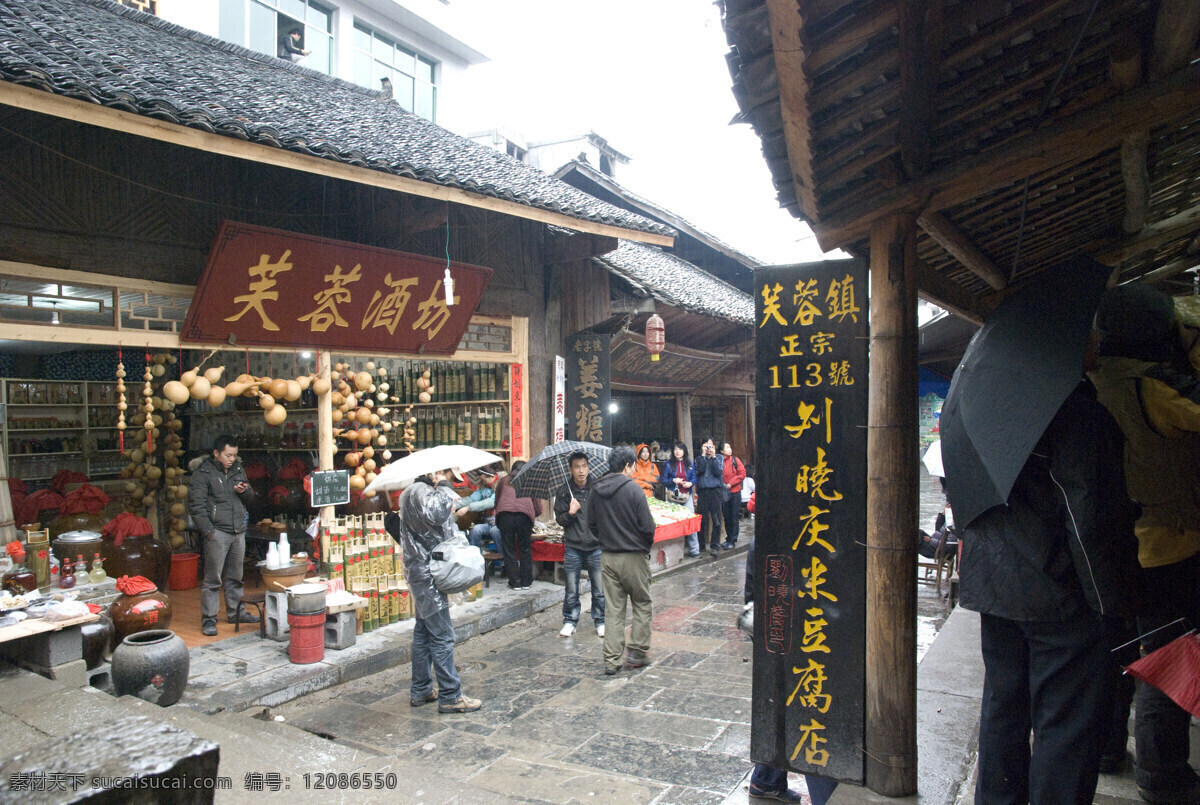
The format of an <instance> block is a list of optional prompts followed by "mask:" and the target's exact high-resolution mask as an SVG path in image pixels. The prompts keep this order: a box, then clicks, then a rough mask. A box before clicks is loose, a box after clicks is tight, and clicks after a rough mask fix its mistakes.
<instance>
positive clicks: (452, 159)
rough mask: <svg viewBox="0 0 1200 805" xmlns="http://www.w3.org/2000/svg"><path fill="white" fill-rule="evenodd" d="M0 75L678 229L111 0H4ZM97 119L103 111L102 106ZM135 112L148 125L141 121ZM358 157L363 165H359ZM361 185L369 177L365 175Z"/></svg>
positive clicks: (522, 202)
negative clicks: (28, 0) (34, 0)
mask: <svg viewBox="0 0 1200 805" xmlns="http://www.w3.org/2000/svg"><path fill="white" fill-rule="evenodd" d="M0 82H8V85H9V87H10V89H9V90H8V91H5V92H3V93H2V94H0V102H3V103H6V104H9V105H18V106H26V107H27V108H29V107H32V106H34V104H27V103H26V101H27V100H28V99H29V97H30V96H31V93H29V92H28V91H25V92H21V91H18V89H17V87H14V86H13V85H17V86H18V87H29V88H33V89H36V90H41V91H44V92H46V93H51V94H53V95H55V96H57V97H59V98H71V99H77V100H79V101H83V102H85V103H87V104H96V105H97V106H98V107H105V108H107V110H110V115H109V117H111V118H112V119H111V120H108V119H106V120H105V121H104V122H103V123H99V122H97V121H94V120H93V121H91V122H96V124H98V125H106V126H107V127H109V128H116V129H121V128H124V127H125V126H127V125H129V126H131V129H130V130H135V132H134V133H138V134H144V135H145V136H154V134H152V133H147V128H148V125H147V124H154V125H155V126H157V127H158V128H161V129H167V130H169V129H170V128H171V127H170V124H175V125H176V126H179V127H184V128H185V129H192V130H199V131H200V132H204V133H206V134H207V135H215V139H217V140H223V141H224V142H226V143H228V142H229V140H236V141H241V142H242V143H252V144H256V145H263V146H269V147H272V148H274V149H279V150H282V151H286V152H291V153H293V154H299V155H302V156H303V157H309V158H311V157H316V158H319V160H320V161H318V162H310V163H309V164H307V165H306V166H304V167H303V168H302V169H306V170H310V171H313V170H320V169H321V166H322V165H324V164H328V163H326V162H325V161H330V162H333V163H342V165H344V166H347V167H348V170H344V171H343V172H342V173H343V174H347V173H348V174H349V175H348V176H347V178H352V177H353V176H354V175H359V176H362V175H364V174H367V173H369V172H374V173H376V174H380V173H382V174H388V175H390V176H392V177H398V179H399V180H413V181H411V182H409V186H416V187H418V189H419V188H420V187H422V186H426V187H428V186H432V189H433V190H437V191H438V195H437V197H447V198H450V200H453V201H456V202H459V203H464V204H472V203H475V200H476V199H479V198H480V197H482V200H480V201H478V203H476V206H485V207H488V208H491V209H499V210H501V211H503V212H506V213H508V214H512V215H516V216H519V217H527V218H535V219H538V220H543V221H544V222H547V223H558V224H560V225H562V226H567V227H570V226H572V223H571V222H572V221H580V222H586V223H587V224H592V225H594V226H598V227H607V228H612V229H615V230H620V232H612V231H610V232H609V234H621V235H622V236H624V237H629V238H631V239H645V240H650V241H654V242H663V241H667V240H669V238H670V237H671V236H672V235H673V232H672V230H671V229H670V228H669V227H667V226H664V225H662V224H660V223H658V222H656V221H651V220H649V219H647V218H644V217H642V216H639V215H636V214H633V213H630V212H628V211H626V210H623V209H620V208H619V207H616V206H614V205H611V204H607V203H605V202H603V201H600V200H598V199H595V198H592V197H591V196H588V195H587V194H586V193H583V192H581V191H579V190H577V189H575V188H573V187H571V186H570V185H568V184H566V183H565V182H560V181H558V180H556V179H554V178H553V177H551V176H549V175H547V174H546V173H544V172H542V171H540V170H538V169H536V168H533V167H531V166H529V165H525V164H524V163H521V162H519V161H517V160H515V159H512V158H511V157H509V156H507V155H505V154H500V153H498V152H496V151H495V150H493V149H491V148H488V147H486V146H483V145H480V144H478V143H474V142H471V141H470V140H467V139H465V138H463V137H459V136H458V135H456V134H453V133H452V132H449V131H447V130H446V129H443V128H441V127H440V126H437V125H436V124H434V123H431V122H429V121H427V120H425V119H423V118H420V117H418V116H416V115H414V114H411V113H409V112H407V111H405V110H404V109H402V108H401V107H400V106H399V104H397V103H394V102H391V101H390V100H388V99H387V98H385V96H384V95H383V94H382V93H380V92H378V91H373V90H367V89H364V88H362V87H359V86H358V85H356V84H352V83H350V82H347V81H343V80H341V79H338V78H333V77H330V76H327V75H324V74H321V73H318V72H316V71H314V70H310V69H307V68H304V67H301V66H299V65H294V64H291V63H288V62H284V61H281V60H279V59H276V58H273V57H271V56H265V55H262V54H259V53H256V52H253V51H250V50H247V49H245V48H242V47H239V46H237V45H231V44H229V43H227V42H222V41H220V40H218V39H214V38H212V37H209V36H206V35H204V34H200V33H197V32H195V31H191V30H188V29H186V28H182V27H180V26H177V25H174V24H172V23H168V22H164V21H163V20H161V19H159V18H157V17H154V16H151V15H148V14H144V13H142V12H140V11H136V10H134V9H131V8H127V7H125V6H121V5H118V4H116V3H112V2H109V0H38V2H36V3H30V2H24V1H23V0H0ZM0 89H3V87H2V85H0ZM32 94H33V95H37V94H38V93H32ZM37 106H38V107H39V110H40V111H47V112H48V113H51V114H58V115H60V116H62V117H72V112H73V110H83V111H86V110H87V107H85V106H80V105H79V104H70V103H67V102H60V104H59V106H60V107H62V108H47V107H50V106H52V105H51V104H44V103H43V104H37ZM119 112H123V113H128V116H123V115H120V114H117V113H119ZM89 116H90V117H92V118H94V117H95V116H96V112H95V108H93V110H92V112H91V114H90V115H89ZM139 118H145V119H148V120H145V121H139ZM159 121H163V122H165V123H167V124H168V126H162V124H161V123H160V122H159ZM139 122H140V123H141V128H138V126H137V125H134V124H138V123H139ZM176 131H179V130H176ZM168 133H169V131H168ZM162 139H168V140H169V139H170V138H169V137H167V136H165V135H164V136H163V137H162ZM180 139H181V138H179V137H176V139H175V140H172V141H180ZM182 139H183V141H187V142H191V141H194V140H195V139H197V138H196V137H195V135H192V140H187V138H182ZM213 139H214V137H212V136H210V137H209V140H208V142H210V143H211V142H212V141H213ZM235 146H236V147H241V149H242V150H243V151H245V150H246V147H245V146H238V144H236V143H230V144H229V145H227V146H225V145H221V146H219V147H214V148H210V150H214V151H218V152H228V150H229V149H235ZM193 147H205V146H204V145H200V146H193ZM253 152H254V153H255V154H265V155H266V156H264V157H263V158H262V161H265V162H271V161H274V162H275V163H276V164H278V162H279V160H272V158H270V156H269V155H270V152H260V151H258V150H257V149H253ZM246 158H253V157H252V156H246ZM293 162H294V158H293ZM314 166H315V168H314ZM356 168H357V169H365V170H362V171H358V172H357V174H356V173H355V172H354V169H356ZM352 180H353V178H352ZM366 183H374V182H372V181H371V180H370V177H369V176H368V177H367V181H366ZM447 189H449V193H450V195H448V193H447ZM427 194H429V195H433V193H431V192H430V193H427ZM497 200H498V201H497ZM485 202H486V203H485ZM539 211H540V212H541V213H542V214H541V215H539V214H538V213H539Z"/></svg>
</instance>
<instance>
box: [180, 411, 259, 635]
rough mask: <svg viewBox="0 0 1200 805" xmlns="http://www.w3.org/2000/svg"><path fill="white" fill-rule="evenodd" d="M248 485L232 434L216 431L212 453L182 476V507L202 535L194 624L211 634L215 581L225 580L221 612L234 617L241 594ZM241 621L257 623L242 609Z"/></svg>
mask: <svg viewBox="0 0 1200 805" xmlns="http://www.w3.org/2000/svg"><path fill="white" fill-rule="evenodd" d="M253 498H254V491H253V490H252V489H251V488H250V482H249V480H248V479H247V478H246V471H245V470H244V469H242V462H240V461H238V447H237V443H236V442H234V440H233V437H232V436H230V435H229V434H222V435H221V436H218V437H217V440H216V442H215V443H214V444H213V449H212V455H211V456H209V457H208V458H205V459H204V461H203V463H201V464H200V466H199V467H197V468H196V470H195V472H193V473H192V477H191V480H190V481H189V482H188V508H189V510H190V512H191V515H192V522H193V523H195V525H196V530H198V531H199V532H200V534H201V536H203V537H204V588H203V589H202V590H201V592H200V630H201V631H202V632H203V633H204V634H205V635H207V636H208V637H214V636H215V635H216V634H217V610H218V608H219V607H220V603H221V599H220V595H221V592H220V591H221V585H222V582H224V586H225V614H226V616H227V617H228V619H229V622H230V623H233V621H234V619H235V618H238V615H237V610H238V604H239V603H241V600H242V562H243V560H244V559H245V556H246V520H247V518H246V504H247V503H249V502H250V501H251V500H252V499H253ZM238 619H239V620H241V622H242V623H258V616H257V615H254V614H251V613H249V612H246V611H245V610H242V614H241V617H240V618H238Z"/></svg>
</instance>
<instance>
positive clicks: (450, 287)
mask: <svg viewBox="0 0 1200 805" xmlns="http://www.w3.org/2000/svg"><path fill="white" fill-rule="evenodd" d="M442 282H443V284H445V286H446V307H450V306H451V305H453V304H454V277H452V276H450V266H446V276H445V277H443V278H442Z"/></svg>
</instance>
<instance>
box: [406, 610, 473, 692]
mask: <svg viewBox="0 0 1200 805" xmlns="http://www.w3.org/2000/svg"><path fill="white" fill-rule="evenodd" d="M431 663H432V665H433V671H434V673H436V674H437V683H438V704H440V705H443V704H454V703H455V702H456V701H458V700H459V698H460V697H461V696H462V683H461V682H459V680H458V672H457V671H455V670H454V624H452V623H451V622H450V611H449V610H447V609H440V610H438V613H437V614H436V615H433V616H430V617H428V618H417V621H416V624H415V625H414V627H413V636H412V688H411V693H410V695H411V697H412V698H413V699H415V700H420V699H423V698H425V697H426V696H428V695H429V691H431V690H433V677H432V676H431V675H430V673H429V666H430V664H431Z"/></svg>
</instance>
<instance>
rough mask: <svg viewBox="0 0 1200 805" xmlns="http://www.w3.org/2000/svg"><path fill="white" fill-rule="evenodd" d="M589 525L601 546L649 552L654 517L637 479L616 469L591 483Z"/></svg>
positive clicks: (617, 551) (619, 549)
mask: <svg viewBox="0 0 1200 805" xmlns="http://www.w3.org/2000/svg"><path fill="white" fill-rule="evenodd" d="M588 528H589V529H590V530H591V532H592V533H593V534H595V535H596V537H597V538H598V539H599V540H600V548H601V549H602V550H604V551H610V552H615V553H622V552H624V553H631V552H637V553H649V552H650V548H651V547H652V546H653V545H654V528H655V526H654V516H653V515H652V514H650V504H649V503H647V502H646V493H645V492H643V491H642V487H641V486H639V485H638V482H637V481H635V480H633V479H632V478H630V477H628V476H627V475H624V474H622V473H619V472H612V473H609V474H608V475H605V476H604V477H603V478H601V479H600V480H599V481H596V482H595V483H594V484H592V493H591V494H590V495H588Z"/></svg>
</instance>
